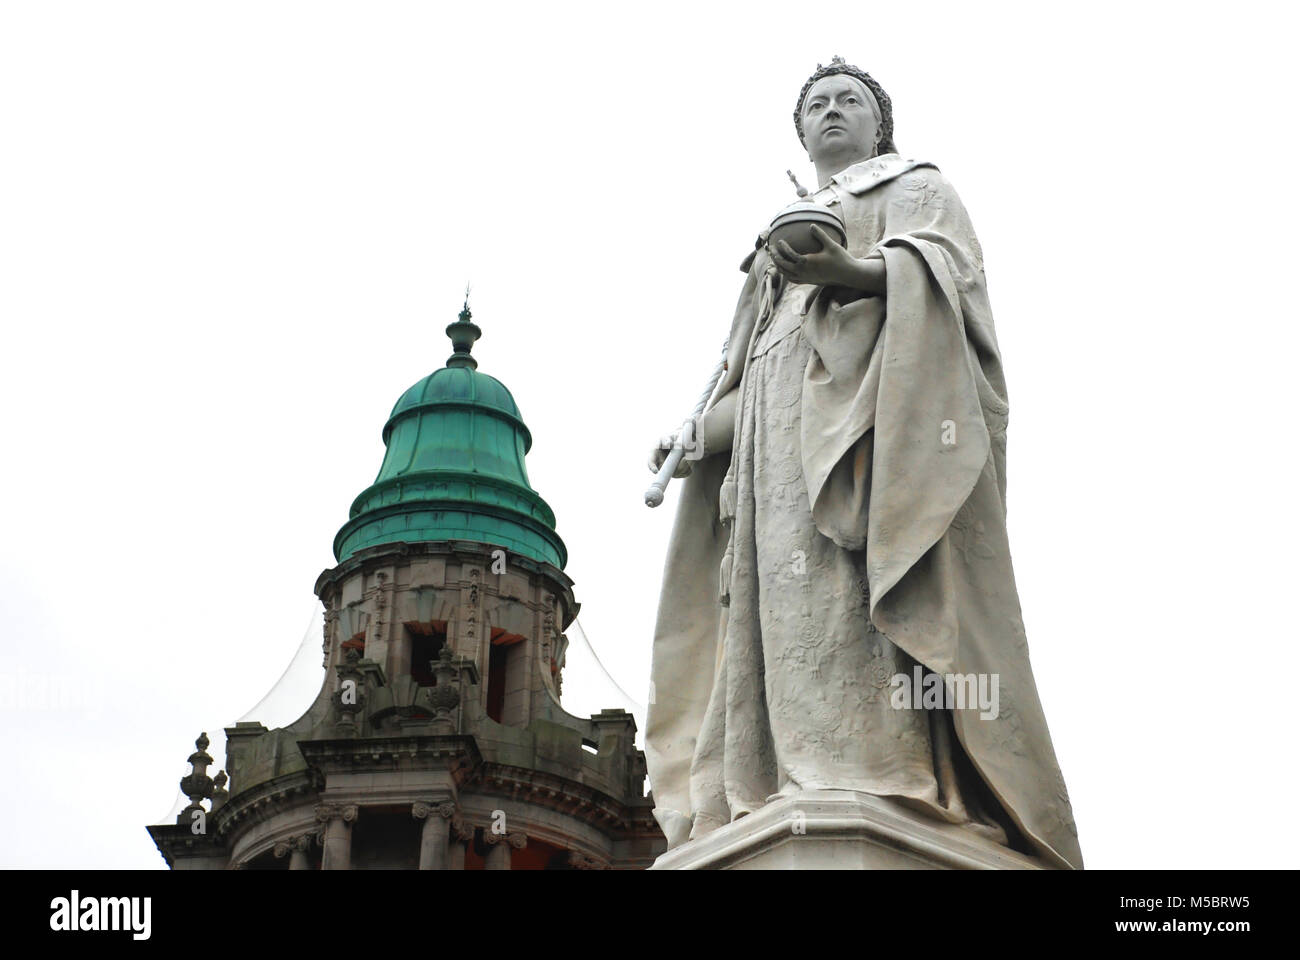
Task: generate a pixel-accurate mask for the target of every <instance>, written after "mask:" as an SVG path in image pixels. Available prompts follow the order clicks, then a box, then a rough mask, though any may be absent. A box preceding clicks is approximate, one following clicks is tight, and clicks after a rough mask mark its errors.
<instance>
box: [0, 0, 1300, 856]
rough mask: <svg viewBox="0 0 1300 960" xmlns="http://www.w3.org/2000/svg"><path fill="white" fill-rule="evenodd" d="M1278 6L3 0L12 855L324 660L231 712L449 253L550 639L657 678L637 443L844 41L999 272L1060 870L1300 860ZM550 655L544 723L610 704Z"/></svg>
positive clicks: (386, 403)
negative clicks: (556, 565) (560, 628)
mask: <svg viewBox="0 0 1300 960" xmlns="http://www.w3.org/2000/svg"><path fill="white" fill-rule="evenodd" d="M1289 9H1290V8H1289V6H1288V5H1285V4H1281V3H1270V4H1254V3H1236V4H1232V5H1230V6H1229V7H1224V6H1223V5H1222V4H1214V5H1210V4H1196V3H1177V4H1174V3H1170V4H1165V3H1139V2H1126V3H1101V2H1093V3H1088V4H1078V5H1075V6H1074V7H1072V8H1071V10H1072V11H1073V12H1071V10H1067V9H1066V8H1065V7H1063V6H1060V5H1047V4H1040V3H1034V4H1010V3H1006V4H995V3H972V2H966V3H956V4H943V3H937V2H931V3H927V4H924V5H920V4H912V3H899V2H895V3H845V4H829V3H811V2H810V3H800V4H765V3H759V2H747V3H744V4H738V5H732V6H728V7H725V8H724V6H723V5H722V4H714V3H709V4H702V3H693V4H674V3H657V4H654V5H644V6H642V7H640V8H632V7H630V6H628V5H624V4H613V3H604V4H595V5H590V6H578V5H567V4H519V5H512V4H499V3H498V4H487V3H482V4H454V5H453V4H433V3H419V4H414V3H382V4H378V3H347V4H344V3H324V2H313V3H287V2H266V0H263V2H256V3H242V2H225V3H221V4H195V3H181V2H158V3H134V2H117V3H112V4H107V3H66V2H39V3H37V2H28V3H22V2H11V3H7V4H5V5H4V6H3V7H0V137H3V145H2V146H0V324H3V339H2V340H0V344H3V346H2V348H0V349H3V358H4V364H3V376H2V377H0V402H2V403H3V420H2V421H0V430H2V431H3V434H2V436H0V451H3V457H4V469H3V471H0V504H3V508H4V512H3V515H2V516H3V535H2V536H0V624H2V625H3V626H2V627H0V629H2V631H3V632H2V633H0V636H2V637H3V640H4V644H5V646H4V665H3V667H0V681H2V682H3V689H0V698H2V700H0V711H2V712H3V715H0V725H2V726H3V730H4V731H5V732H4V734H3V738H2V739H0V777H2V778H3V779H0V831H3V833H0V865H9V866H70V867H76V866H94V867H108V866H126V867H146V868H153V867H160V866H162V859H161V857H160V856H159V855H158V854H157V852H156V851H155V850H154V848H153V844H152V842H151V841H150V840H149V838H148V836H147V835H146V833H145V830H144V825H145V824H146V823H156V822H160V821H162V820H163V819H164V817H165V816H166V812H167V810H168V808H169V806H170V805H171V804H173V802H174V801H175V799H176V781H177V780H178V779H179V777H180V776H181V775H182V774H184V773H185V772H186V770H187V769H188V768H187V766H186V765H185V763H184V762H183V761H184V758H185V757H186V756H187V755H188V754H189V752H190V751H191V750H192V749H193V747H192V741H193V739H194V737H195V736H196V735H197V734H198V732H199V731H200V730H207V731H208V733H209V735H210V736H213V737H214V740H215V743H214V747H213V750H212V752H213V753H214V754H217V756H218V761H219V764H218V765H220V762H221V761H222V760H223V759H224V755H223V754H220V753H218V749H217V748H219V747H220V746H221V742H220V739H219V737H218V735H219V733H220V729H221V727H222V726H224V725H227V724H230V723H232V722H234V721H235V720H236V719H239V718H241V717H244V716H245V714H246V712H247V711H249V709H250V708H251V707H252V706H253V705H254V704H256V703H258V701H259V700H261V699H262V697H263V696H264V695H266V693H267V691H268V690H270V689H271V688H272V687H273V686H274V684H275V682H276V680H277V678H278V677H279V676H280V675H281V673H282V672H283V671H284V670H285V668H286V666H287V665H288V664H289V662H290V660H291V659H292V658H293V657H294V654H295V651H297V650H298V649H299V646H300V642H301V641H302V640H303V637H304V633H306V634H307V641H306V646H307V648H309V655H308V656H306V658H305V660H304V661H303V662H304V663H306V665H307V666H306V674H305V676H306V681H305V682H306V687H307V688H309V689H306V690H305V692H300V693H295V694H294V696H293V697H292V698H291V702H290V703H289V704H288V706H287V707H286V706H285V705H284V703H283V702H281V703H280V704H279V706H275V707H274V708H273V707H272V706H268V707H266V708H265V709H264V711H263V712H262V713H260V714H259V715H258V719H262V720H264V721H265V720H269V721H270V722H277V723H278V722H285V721H288V720H291V719H293V717H294V716H296V715H297V713H298V712H300V710H301V709H302V708H305V706H306V705H307V702H308V701H309V700H310V698H311V696H312V693H311V689H314V688H315V687H316V686H317V685H318V684H319V681H320V673H319V614H318V607H317V605H316V601H315V598H314V597H313V596H312V592H311V588H312V585H313V583H314V581H315V578H316V576H317V575H318V574H319V573H320V571H321V570H322V569H324V568H326V567H328V566H331V565H332V563H333V557H332V554H331V552H330V546H331V542H332V539H333V536H334V533H335V531H336V530H337V529H338V528H339V526H340V525H341V524H342V523H343V522H344V520H345V519H346V518H347V510H348V506H349V504H350V503H351V501H352V499H353V497H355V496H356V494H357V493H359V492H360V491H361V490H362V489H363V488H364V487H366V486H367V485H368V484H369V483H370V482H371V481H372V480H373V479H374V475H375V473H376V471H377V470H378V468H379V464H380V461H381V458H382V454H383V448H382V443H381V441H380V429H381V427H382V426H383V423H384V420H385V418H386V417H387V415H388V412H389V410H390V408H391V406H392V404H393V403H394V401H395V400H396V399H397V397H398V396H399V395H400V394H401V392H402V391H403V390H404V389H405V388H406V387H407V386H409V385H410V384H411V383H413V382H414V381H416V380H417V379H419V378H420V377H422V376H424V375H425V374H427V373H428V372H430V371H431V370H433V369H435V368H437V367H439V366H441V365H442V364H443V362H444V361H445V359H446V357H447V355H448V353H449V352H450V348H449V343H448V341H447V339H446V337H445V336H444V335H443V332H442V328H443V327H444V326H445V325H446V324H447V323H448V322H450V321H451V320H453V319H455V315H456V312H457V311H458V309H459V308H460V301H461V295H462V292H463V290H464V288H465V284H466V282H467V281H469V280H472V281H473V284H474V294H473V301H472V306H473V309H474V316H475V320H476V321H477V322H478V323H479V324H480V325H481V326H482V328H483V331H484V337H483V339H482V340H481V341H480V342H479V343H478V345H477V346H476V348H475V350H474V353H475V355H476V356H477V357H478V358H479V361H480V369H481V370H483V371H484V372H485V373H490V374H492V375H493V376H496V377H498V378H499V379H501V380H502V381H503V382H504V383H505V384H506V385H507V386H509V387H510V389H511V390H512V391H513V393H514V395H515V398H516V399H517V401H518V402H519V405H520V407H521V409H522V410H523V413H524V417H525V419H526V420H527V422H528V424H529V426H530V428H531V429H532V432H533V437H534V446H533V451H532V454H531V455H530V457H529V463H528V467H529V473H530V476H531V479H532V482H533V485H534V487H535V488H536V489H537V490H538V491H539V492H540V493H541V495H542V496H543V497H545V498H546V499H547V501H548V502H549V503H550V504H551V506H552V507H553V508H554V509H555V513H556V516H557V518H558V522H559V530H560V534H561V536H562V537H563V538H564V540H565V542H566V543H567V545H568V547H569V554H570V558H571V559H570V563H569V566H568V573H569V574H570V575H571V576H572V577H573V578H574V579H575V580H576V581H577V585H576V592H577V596H578V599H579V600H580V601H581V603H582V605H583V607H582V614H581V623H582V625H583V627H584V629H585V632H586V634H587V636H588V637H589V638H590V639H591V642H592V644H593V645H594V646H595V648H596V650H597V651H598V652H599V654H600V656H601V657H602V659H603V660H604V661H605V663H606V665H607V666H608V667H609V669H610V671H611V672H612V673H613V675H614V676H615V677H616V678H617V679H618V681H619V683H620V684H622V685H623V686H624V687H625V688H626V689H627V690H628V691H629V692H631V693H632V694H633V696H635V697H638V698H643V697H644V691H645V689H646V686H647V680H648V673H649V659H650V637H651V631H652V627H653V622H654V612H655V607H656V604H657V600H658V591H659V581H660V575H661V570H662V563H663V556H664V550H665V545H666V541H667V536H668V531H669V527H670V525H671V521H672V516H673V510H674V508H675V500H674V498H673V494H671V493H670V495H669V501H668V503H667V504H665V506H663V507H661V508H659V509H658V510H655V511H651V510H648V509H647V508H646V507H645V506H644V505H643V504H642V501H641V497H642V493H643V491H644V489H645V486H646V483H647V481H648V479H649V474H648V473H647V472H646V471H645V467H644V460H645V456H646V452H647V450H648V448H649V447H650V446H651V444H652V443H653V442H654V440H655V439H656V438H657V437H658V436H659V435H660V434H662V433H663V432H665V431H666V430H668V429H671V428H672V427H673V426H675V425H676V424H677V423H678V422H680V419H681V417H682V416H683V414H684V413H685V412H686V411H687V410H688V409H689V408H690V406H691V405H692V404H693V402H694V400H695V398H696V396H697V395H698V393H699V391H700V389H701V387H702V385H703V382H704V380H705V379H706V378H707V375H708V373H709V371H710V369H711V367H712V365H713V363H714V361H715V358H716V355H717V353H718V350H719V348H720V346H721V343H722V340H723V338H724V337H725V336H726V333H727V328H728V324H729V322H730V317H731V312H732V309H733V306H734V303H735V297H736V295H737V293H738V291H739V287H740V283H741V280H742V276H741V274H740V272H739V271H738V269H737V265H738V263H739V261H740V260H741V258H742V257H743V256H744V255H745V253H746V252H747V251H748V250H749V249H750V248H751V246H752V241H753V237H754V235H755V233H756V232H757V230H758V229H759V228H761V227H763V226H764V225H765V224H766V223H767V221H768V220H769V219H770V218H771V216H772V215H773V214H774V213H775V212H776V210H777V209H778V208H779V207H780V206H782V205H783V204H785V203H786V202H788V201H789V200H790V199H791V198H792V194H791V191H790V187H789V184H788V183H787V181H786V179H785V173H784V171H785V169H786V168H787V167H793V168H794V169H795V170H796V172H798V173H800V175H801V176H802V177H803V179H804V180H805V182H806V183H807V182H811V180H812V179H813V178H812V171H811V167H810V165H809V164H808V163H807V160H806V157H805V156H804V155H803V153H802V151H801V149H800V147H799V144H798V141H797V140H796V138H795V134H794V130H793V125H792V123H791V119H790V114H791V111H792V109H793V106H794V99H795V97H796V95H797V93H798V91H799V88H800V86H801V85H802V83H803V81H804V79H805V78H806V77H807V75H808V74H809V73H810V72H811V71H812V70H813V68H814V67H815V66H816V64H817V63H818V61H826V60H828V59H829V58H830V57H831V56H832V55H833V54H837V53H838V54H842V55H843V56H845V57H846V58H847V59H849V60H850V61H852V62H856V63H858V64H859V65H861V66H863V67H865V68H866V69H868V70H870V71H871V72H872V74H873V75H874V76H876V78H877V79H879V80H880V81H881V82H882V83H883V84H884V86H885V88H886V90H888V91H889V93H890V95H891V96H892V98H893V100H894V104H895V116H896V132H897V141H898V144H899V147H900V150H901V151H902V152H904V153H905V154H910V155H914V156H920V157H924V158H927V159H930V160H932V161H934V162H935V163H937V164H938V165H939V166H940V167H941V168H942V169H943V171H944V172H945V174H946V175H947V176H948V178H949V179H950V180H951V181H952V182H953V183H954V184H955V185H956V187H957V190H958V191H959V192H960V194H961V196H962V198H963V200H964V202H965V204H966V206H967V208H968V210H969V211H970V213H971V216H972V218H973V220H974V223H975V225H976V228H977V230H978V231H979V234H980V239H981V242H982V245H983V247H984V250H985V253H986V261H987V264H986V266H987V274H988V278H989V288H990V294H991V297H992V303H993V309H994V315H995V317H996V321H997V326H998V333H999V338H1000V341H1001V345H1002V349H1003V355H1004V361H1005V365H1006V370H1007V376H1008V381H1009V386H1010V394H1011V405H1012V417H1011V427H1010V434H1009V436H1010V448H1009V471H1008V472H1009V488H1010V489H1009V502H1010V525H1011V543H1012V550H1013V555H1014V557H1015V561H1016V573H1017V579H1018V582H1019V586H1020V595H1021V600H1022V603H1023V606H1024V619H1025V623H1026V625H1027V628H1028V632H1029V642H1030V648H1031V652H1032V655H1033V663H1034V667H1035V671H1036V674H1037V678H1038V684H1039V692H1040V694H1041V697H1042V700H1043V703H1044V707H1045V709H1046V712H1047V718H1048V722H1049V725H1050V728H1051V732H1052V735H1053V739H1054V741H1055V745H1056V749H1057V753H1058V755H1059V758H1060V761H1061V765H1062V767H1063V769H1064V771H1065V776H1066V779H1067V781H1068V782H1069V786H1070V791H1071V794H1072V796H1073V799H1074V804H1075V812H1076V816H1077V819H1078V823H1079V830H1080V839H1081V842H1082V845H1083V851H1084V857H1085V860H1086V861H1087V864H1088V866H1090V867H1146V866H1151V867H1196V866H1206V867H1230V866H1232V867H1235V866H1273V867H1281V866H1292V867H1294V866H1296V865H1297V863H1298V861H1300V856H1298V853H1300V850H1298V845H1297V840H1296V836H1295V830H1294V826H1293V825H1292V823H1291V821H1292V819H1293V818H1291V817H1290V815H1289V813H1288V811H1287V807H1286V804H1287V802H1288V801H1289V799H1290V798H1291V797H1293V796H1294V795H1295V794H1296V793H1297V790H1298V789H1300V776H1298V775H1297V773H1296V765H1295V762H1294V758H1295V756H1296V746H1295V743H1296V736H1297V724H1296V719H1295V706H1294V705H1295V700H1296V697H1297V692H1296V691H1293V690H1291V689H1290V684H1291V683H1292V682H1294V681H1295V679H1296V678H1297V677H1300V669H1298V668H1300V655H1298V654H1297V640H1298V639H1300V637H1298V636H1297V633H1298V632H1300V631H1298V630H1297V626H1296V610H1295V600H1294V598H1295V595H1296V586H1295V575H1296V572H1297V571H1296V566H1297V564H1296V550H1297V547H1298V546H1300V541H1298V538H1297V534H1298V533H1300V530H1298V529H1297V527H1298V525H1297V522H1296V488H1297V482H1296V478H1295V475H1294V469H1295V465H1296V464H1295V461H1296V442H1297V441H1296V435H1295V434H1296V423H1295V420H1296V395H1295V390H1294V384H1295V382H1296V380H1297V378H1298V376H1300V374H1298V372H1297V364H1298V363H1300V334H1298V333H1297V320H1298V319H1300V318H1298V317H1297V309H1296V305H1295V299H1294V291H1293V283H1294V281H1293V277H1294V275H1295V255H1296V252H1297V251H1296V238H1295V226H1296V223H1297V213H1298V212H1300V204H1298V203H1297V195H1296V188H1295V177H1294V174H1293V173H1292V172H1291V167H1292V166H1293V165H1294V162H1295V155H1296V153H1295V146H1296V138H1295V135H1294V133H1293V126H1294V120H1293V117H1294V103H1293V100H1294V95H1295V92H1296V87H1297V85H1296V83H1295V78H1294V75H1293V71H1292V68H1291V64H1292V63H1293V62H1294V51H1293V49H1292V45H1293V38H1294V36H1295V23H1294V21H1293V18H1292V17H1291V16H1290V14H1289V13H1288V12H1287V11H1288V10H1289ZM1228 11H1231V13H1229V12H1228ZM570 636H571V637H572V638H573V639H574V647H575V649H574V653H573V660H574V669H573V670H572V671H571V675H570V676H568V677H567V678H566V687H567V694H566V703H567V704H568V705H569V707H570V709H571V710H573V712H577V713H583V712H590V711H591V710H595V709H598V708H599V707H601V706H619V705H623V701H622V700H621V699H620V698H618V696H617V695H616V693H614V692H613V690H612V688H611V687H610V686H609V685H608V684H607V683H606V682H605V681H603V680H600V679H598V678H596V676H595V673H594V672H593V671H591V670H590V669H584V654H583V653H582V651H581V650H580V644H579V643H578V641H577V638H576V636H574V634H573V633H571V634H570ZM587 666H589V663H588V664H587ZM313 671H315V672H314V673H313ZM297 676H298V680H299V686H300V687H301V683H302V676H303V674H302V671H299V672H298V674H297ZM51 683H55V684H60V683H61V684H65V685H68V686H69V687H70V688H72V689H73V693H72V695H71V696H69V697H68V698H67V700H66V702H62V703H60V702H57V701H55V702H51V700H50V699H49V698H45V697H42V695H41V692H40V691H41V688H42V685H48V684H51ZM276 710H280V711H281V712H280V713H279V714H277V713H276Z"/></svg>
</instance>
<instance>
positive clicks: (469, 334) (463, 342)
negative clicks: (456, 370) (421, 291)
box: [447, 287, 483, 370]
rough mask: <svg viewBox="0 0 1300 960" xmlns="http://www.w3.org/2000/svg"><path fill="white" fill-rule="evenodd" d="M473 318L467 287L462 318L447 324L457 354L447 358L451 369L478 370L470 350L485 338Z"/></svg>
mask: <svg viewBox="0 0 1300 960" xmlns="http://www.w3.org/2000/svg"><path fill="white" fill-rule="evenodd" d="M473 316H474V314H472V313H470V309H469V287H466V288H465V306H464V307H462V308H461V311H460V316H459V317H458V318H457V319H456V322H455V323H449V324H447V336H448V337H450V338H451V346H452V349H453V350H455V353H453V354H452V355H451V356H450V357H448V358H447V366H449V367H469V368H470V369H471V370H476V369H478V361H477V360H475V359H474V358H473V357H472V356H470V349H471V348H472V347H473V346H474V341H475V340H477V339H478V338H479V337H481V336H483V331H482V330H480V329H479V328H478V324H476V323H475V322H474V321H473V319H472V318H473Z"/></svg>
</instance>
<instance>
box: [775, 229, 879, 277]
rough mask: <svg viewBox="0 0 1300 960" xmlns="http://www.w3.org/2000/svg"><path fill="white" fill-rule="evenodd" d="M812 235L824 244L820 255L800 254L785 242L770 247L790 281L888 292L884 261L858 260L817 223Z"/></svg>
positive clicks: (777, 264) (777, 262) (780, 241)
mask: <svg viewBox="0 0 1300 960" xmlns="http://www.w3.org/2000/svg"><path fill="white" fill-rule="evenodd" d="M812 232H813V235H814V236H816V237H817V239H818V240H820V241H821V244H822V248H821V250H819V251H817V252H816V253H805V254H801V253H796V252H795V250H794V248H793V247H791V246H790V244H788V243H786V242H785V241H784V240H778V241H777V242H776V243H769V244H768V245H767V249H768V253H769V254H770V255H771V257H772V262H773V263H774V264H776V267H777V269H778V270H780V271H781V273H782V274H783V275H784V276H785V277H786V279H788V280H791V281H793V282H794V283H813V284H818V285H820V286H826V287H849V288H851V289H854V290H865V291H867V292H868V293H883V292H884V263H883V262H881V261H879V260H859V259H857V258H856V257H854V256H853V255H852V254H851V253H849V252H848V250H846V249H844V247H842V246H840V245H839V244H838V243H837V242H836V241H835V239H834V238H833V237H832V236H831V235H830V234H828V233H827V232H826V231H825V230H823V229H822V228H821V227H819V226H817V225H816V224H813V225H812Z"/></svg>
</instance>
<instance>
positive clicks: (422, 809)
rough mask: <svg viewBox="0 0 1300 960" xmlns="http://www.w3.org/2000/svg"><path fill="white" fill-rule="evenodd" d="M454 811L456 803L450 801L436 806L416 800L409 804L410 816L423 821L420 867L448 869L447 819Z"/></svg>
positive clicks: (462, 863)
mask: <svg viewBox="0 0 1300 960" xmlns="http://www.w3.org/2000/svg"><path fill="white" fill-rule="evenodd" d="M455 813H456V805H455V804H454V803H451V802H450V801H447V802H444V803H440V804H438V805H437V806H434V805H432V804H428V803H425V802H424V801H423V800H417V801H416V802H415V803H414V804H412V805H411V816H413V817H415V819H417V820H423V821H424V827H423V828H422V829H421V831H420V869H421V870H446V869H448V854H449V852H450V850H449V847H450V843H449V837H448V833H449V828H448V821H449V820H451V818H452V816H453V815H454V814H455ZM464 865H465V862H464V849H463V848H462V851H461V866H462V867H464Z"/></svg>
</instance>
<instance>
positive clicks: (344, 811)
mask: <svg viewBox="0 0 1300 960" xmlns="http://www.w3.org/2000/svg"><path fill="white" fill-rule="evenodd" d="M357 812H358V811H357V805H356V804H355V803H322V804H318V805H317V807H316V819H317V820H319V821H320V822H321V823H323V824H325V844H324V845H325V852H324V854H323V855H322V857H321V865H320V867H321V869H322V870H351V869H352V824H353V823H354V822H355V821H356V819H357Z"/></svg>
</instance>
